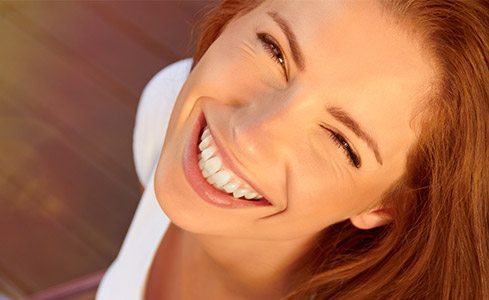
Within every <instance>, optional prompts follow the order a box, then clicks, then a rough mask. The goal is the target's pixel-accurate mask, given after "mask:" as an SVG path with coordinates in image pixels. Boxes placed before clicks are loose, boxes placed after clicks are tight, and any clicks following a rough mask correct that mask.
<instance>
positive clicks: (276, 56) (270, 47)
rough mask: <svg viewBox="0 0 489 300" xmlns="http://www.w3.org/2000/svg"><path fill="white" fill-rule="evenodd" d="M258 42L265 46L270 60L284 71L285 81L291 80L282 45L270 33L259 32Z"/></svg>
mask: <svg viewBox="0 0 489 300" xmlns="http://www.w3.org/2000/svg"><path fill="white" fill-rule="evenodd" d="M256 36H257V38H258V40H259V41H260V43H261V44H262V45H263V48H264V49H265V51H266V52H267V53H268V55H269V56H270V58H271V59H272V60H273V61H274V62H275V63H277V64H279V65H280V66H281V68H282V70H283V73H284V76H285V80H286V81H288V80H289V76H288V72H287V64H286V62H285V56H284V52H283V51H282V48H281V47H280V44H279V43H278V42H277V40H276V39H275V38H274V37H273V36H271V35H270V34H268V33H264V32H259V33H257V34H256Z"/></svg>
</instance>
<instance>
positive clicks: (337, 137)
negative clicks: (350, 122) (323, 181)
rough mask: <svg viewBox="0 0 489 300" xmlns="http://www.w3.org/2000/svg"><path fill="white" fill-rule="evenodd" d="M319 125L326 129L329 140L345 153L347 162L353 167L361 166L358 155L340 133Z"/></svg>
mask: <svg viewBox="0 0 489 300" xmlns="http://www.w3.org/2000/svg"><path fill="white" fill-rule="evenodd" d="M319 126H321V127H322V128H323V129H326V131H327V132H328V135H329V136H330V138H331V140H332V141H333V142H334V143H335V144H336V145H337V146H338V147H339V148H340V149H342V150H343V152H344V153H345V155H346V157H347V159H348V162H349V163H350V164H351V165H352V166H353V167H355V168H357V169H359V168H360V166H361V162H360V157H359V156H358V155H357V154H356V153H355V152H354V151H353V149H352V148H351V146H350V144H348V142H347V141H346V139H345V138H344V137H343V136H342V135H341V134H339V133H337V132H334V131H333V130H331V129H328V128H326V127H325V126H323V125H319Z"/></svg>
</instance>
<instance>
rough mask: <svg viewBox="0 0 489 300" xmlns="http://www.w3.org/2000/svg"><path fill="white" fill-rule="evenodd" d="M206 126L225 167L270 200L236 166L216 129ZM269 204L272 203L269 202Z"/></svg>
mask: <svg viewBox="0 0 489 300" xmlns="http://www.w3.org/2000/svg"><path fill="white" fill-rule="evenodd" d="M207 127H208V128H209V131H210V134H211V136H212V139H213V140H214V143H215V144H216V147H217V149H218V152H219V154H220V156H221V157H222V158H223V160H224V165H227V167H229V168H231V169H232V171H233V172H234V173H235V174H236V176H238V177H239V178H241V179H243V180H244V181H245V182H246V184H248V185H249V186H250V187H251V188H252V189H254V190H255V191H256V192H257V193H258V194H260V195H262V196H263V198H265V200H267V201H268V202H270V200H269V199H268V198H267V197H266V196H265V194H264V193H263V191H262V190H260V188H258V187H256V186H255V185H254V184H253V183H252V182H251V181H250V180H249V179H248V177H247V176H246V175H245V174H244V173H242V172H241V170H240V168H239V167H238V164H237V163H235V159H234V158H233V157H232V156H231V154H230V153H228V152H227V151H226V147H225V146H224V143H223V142H222V141H221V137H220V136H219V135H217V134H216V133H217V132H216V131H214V130H213V129H212V128H211V126H209V123H207ZM270 204H272V203H271V202H270Z"/></svg>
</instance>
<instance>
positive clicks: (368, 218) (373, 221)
mask: <svg viewBox="0 0 489 300" xmlns="http://www.w3.org/2000/svg"><path fill="white" fill-rule="evenodd" d="M391 221H392V213H391V212H390V210H389V209H372V210H369V211H366V212H362V213H360V214H358V215H356V216H354V217H351V218H350V222H351V223H352V224H353V226H355V227H357V228H358V229H364V230H367V229H372V228H375V227H380V226H383V225H386V224H389V223H390V222H391Z"/></svg>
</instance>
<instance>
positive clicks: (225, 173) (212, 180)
mask: <svg viewBox="0 0 489 300" xmlns="http://www.w3.org/2000/svg"><path fill="white" fill-rule="evenodd" d="M212 143H213V140H212V136H211V135H210V131H209V129H208V128H207V127H206V128H205V129H204V131H203V132H202V136H201V141H200V144H199V150H200V153H199V168H200V170H201V172H202V176H204V178H206V180H207V182H208V183H209V184H211V185H213V186H214V187H215V188H217V189H219V190H222V191H225V192H226V193H229V194H232V195H233V196H234V197H235V198H241V197H243V196H244V197H245V198H246V199H249V200H251V199H261V198H263V196H261V195H259V194H258V193H256V192H255V191H253V190H252V189H250V188H248V187H240V186H241V182H240V180H238V178H237V176H236V175H235V174H234V173H233V172H232V171H230V170H226V169H224V170H221V167H222V160H221V158H220V157H219V155H217V156H214V157H213V155H214V154H216V152H217V148H216V146H215V145H213V144H212ZM211 144H212V145H211ZM245 186H246V185H245Z"/></svg>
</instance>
